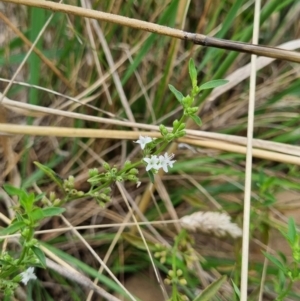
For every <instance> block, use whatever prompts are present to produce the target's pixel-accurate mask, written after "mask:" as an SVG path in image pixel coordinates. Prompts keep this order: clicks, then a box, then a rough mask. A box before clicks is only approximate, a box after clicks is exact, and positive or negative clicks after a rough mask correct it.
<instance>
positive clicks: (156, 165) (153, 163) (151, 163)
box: [144, 155, 161, 171]
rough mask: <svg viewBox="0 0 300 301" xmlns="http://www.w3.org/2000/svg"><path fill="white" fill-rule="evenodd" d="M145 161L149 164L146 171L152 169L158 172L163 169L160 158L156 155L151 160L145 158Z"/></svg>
mask: <svg viewBox="0 0 300 301" xmlns="http://www.w3.org/2000/svg"><path fill="white" fill-rule="evenodd" d="M144 161H145V162H146V163H147V166H146V171H148V170H150V169H152V168H153V169H156V170H158V169H159V168H160V167H161V166H160V161H159V158H158V157H157V156H156V155H152V156H151V157H150V158H144Z"/></svg>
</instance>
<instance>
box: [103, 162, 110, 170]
mask: <svg viewBox="0 0 300 301" xmlns="http://www.w3.org/2000/svg"><path fill="white" fill-rule="evenodd" d="M103 168H104V169H105V170H110V166H109V164H108V163H107V162H104V163H103Z"/></svg>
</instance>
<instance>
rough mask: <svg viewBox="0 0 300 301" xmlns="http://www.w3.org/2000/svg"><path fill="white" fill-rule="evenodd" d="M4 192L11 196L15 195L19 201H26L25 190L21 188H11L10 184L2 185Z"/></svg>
mask: <svg viewBox="0 0 300 301" xmlns="http://www.w3.org/2000/svg"><path fill="white" fill-rule="evenodd" d="M3 188H4V190H5V191H6V192H7V193H8V194H9V195H11V196H14V195H17V196H18V197H19V198H20V199H26V198H27V193H26V191H25V190H23V189H21V188H17V187H15V186H12V185H10V184H3Z"/></svg>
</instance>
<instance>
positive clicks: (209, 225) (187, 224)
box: [180, 211, 242, 238]
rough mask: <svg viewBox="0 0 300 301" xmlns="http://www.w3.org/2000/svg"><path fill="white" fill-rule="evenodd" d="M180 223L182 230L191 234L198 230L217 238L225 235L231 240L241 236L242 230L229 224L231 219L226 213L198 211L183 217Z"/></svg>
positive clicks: (233, 224) (235, 225)
mask: <svg viewBox="0 0 300 301" xmlns="http://www.w3.org/2000/svg"><path fill="white" fill-rule="evenodd" d="M180 222H181V225H182V227H183V228H185V229H187V230H190V231H193V232H195V231H197V230H199V231H200V232H203V233H208V234H214V235H216V236H218V237H223V236H226V235H227V234H229V235H230V236H232V237H233V238H238V237H241V236H242V229H241V228H240V227H239V226H238V225H237V224H235V223H232V222H231V217H230V216H229V215H228V214H227V213H220V212H211V211H208V212H202V211H198V212H195V213H193V214H191V215H186V216H183V217H182V218H181V219H180Z"/></svg>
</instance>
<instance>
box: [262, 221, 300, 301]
mask: <svg viewBox="0 0 300 301" xmlns="http://www.w3.org/2000/svg"><path fill="white" fill-rule="evenodd" d="M281 233H282V235H283V236H284V237H285V239H286V241H287V242H288V244H289V246H290V248H291V251H292V261H291V262H290V263H288V262H287V261H286V258H285V257H282V256H274V255H272V254H269V253H266V252H264V255H265V256H266V257H267V258H268V259H269V261H271V262H272V263H273V264H274V265H275V266H276V267H277V268H278V277H276V278H274V287H275V291H276V292H277V293H278V296H277V298H276V299H275V300H276V301H283V300H285V297H286V296H287V295H288V294H289V293H290V291H291V289H292V286H293V285H294V283H296V282H297V281H299V280H300V244H299V243H300V234H299V231H297V227H296V224H295V221H294V219H292V218H289V221H288V229H287V232H284V231H281Z"/></svg>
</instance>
